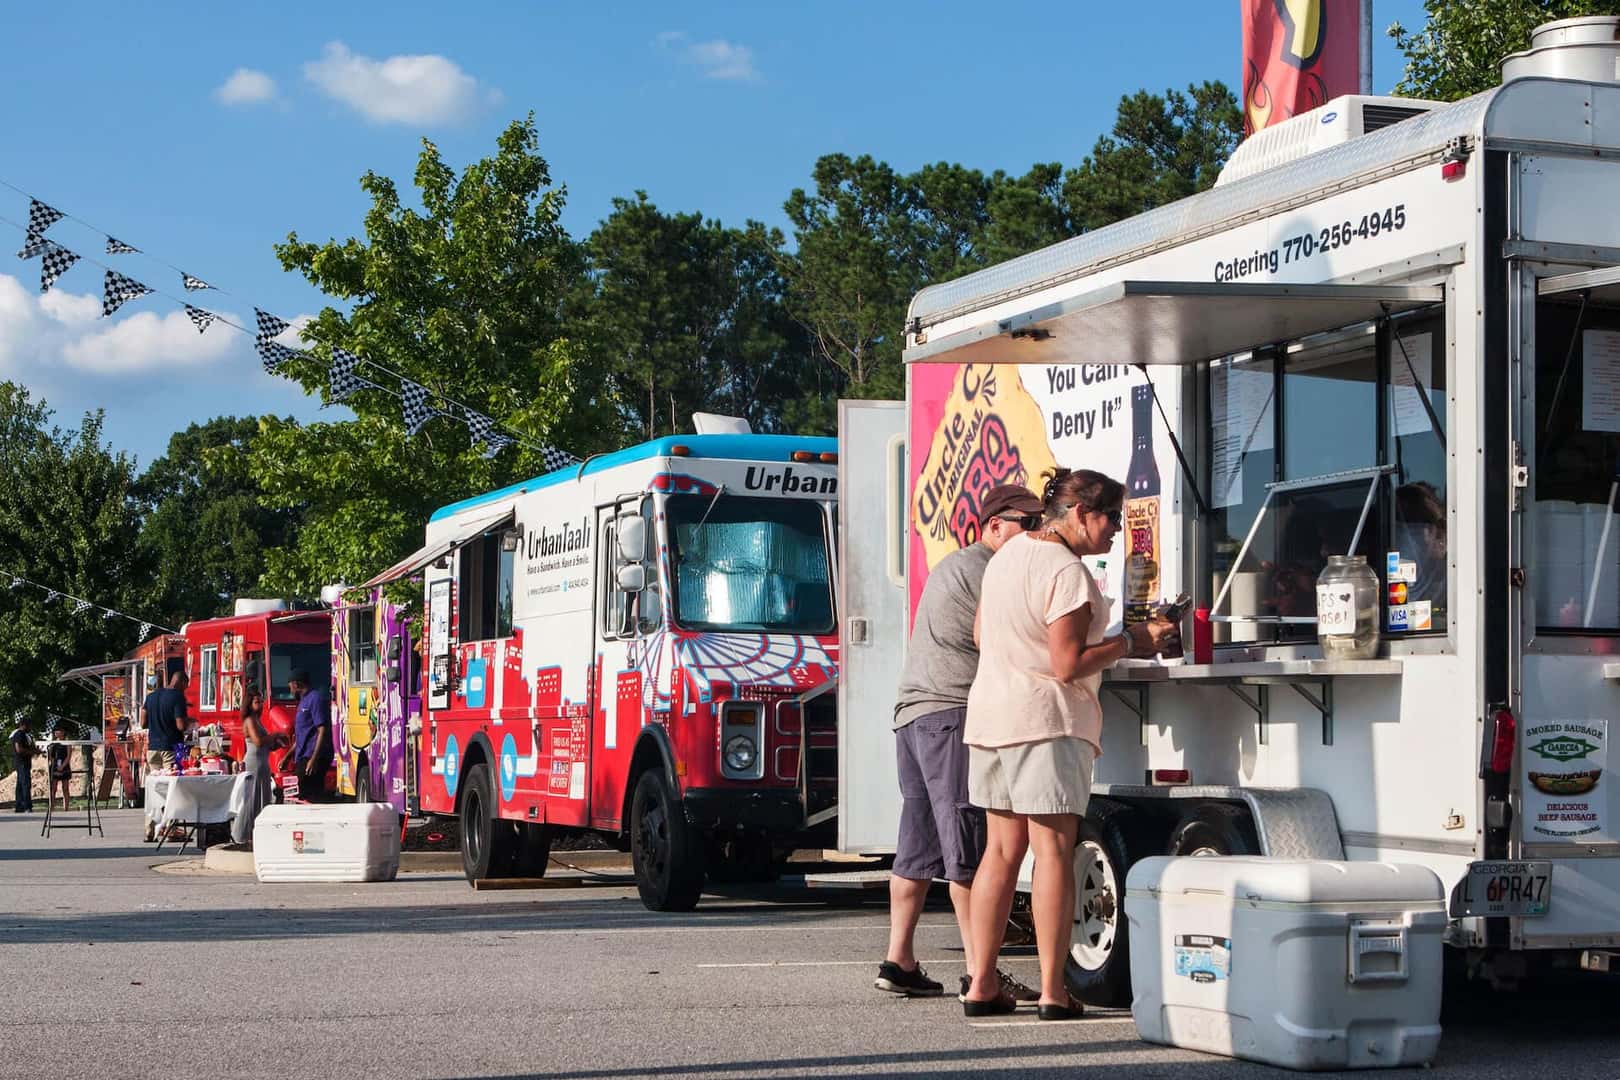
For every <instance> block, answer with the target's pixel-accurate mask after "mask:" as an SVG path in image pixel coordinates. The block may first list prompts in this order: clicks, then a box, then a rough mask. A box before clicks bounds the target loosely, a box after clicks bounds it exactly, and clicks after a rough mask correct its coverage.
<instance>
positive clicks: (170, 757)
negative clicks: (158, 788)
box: [146, 750, 174, 773]
mask: <svg viewBox="0 0 1620 1080" xmlns="http://www.w3.org/2000/svg"><path fill="white" fill-rule="evenodd" d="M172 768H174V751H173V750H148V751H147V752H146V771H147V772H149V773H156V772H162V771H163V770H164V769H172Z"/></svg>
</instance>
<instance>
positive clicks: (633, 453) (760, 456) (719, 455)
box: [428, 435, 838, 521]
mask: <svg viewBox="0 0 1620 1080" xmlns="http://www.w3.org/2000/svg"><path fill="white" fill-rule="evenodd" d="M677 446H684V447H686V448H687V450H689V451H690V453H689V454H688V455H687V456H686V459H685V460H699V459H702V458H710V459H718V460H722V461H765V462H773V461H783V462H791V461H792V460H793V452H794V451H795V450H808V451H810V452H811V453H814V454H832V453H836V452H837V450H838V440H837V439H829V438H825V437H822V436H815V435H671V436H668V437H666V438H662V439H654V440H652V441H651V442H644V443H642V444H640V445H639V446H630V447H626V448H625V449H623V450H615V451H614V452H613V453H611V454H602V455H600V456H599V457H593V458H591V459H590V460H589V461H587V462H586V463H585V467H584V471H583V472H581V471H580V466H578V465H570V466H568V468H566V469H558V470H557V471H556V472H549V473H546V474H545V475H544V476H537V477H534V478H533V479H532V480H523V481H520V482H518V483H516V484H512V485H509V486H508V487H503V488H500V489H499V490H497V491H490V492H486V493H484V494H483V495H474V496H473V497H472V498H470V499H463V500H461V501H460V502H457V503H451V504H450V505H449V506H441V507H440V508H439V509H437V510H435V511H433V516H432V517H430V518H429V519H428V520H429V521H441V520H443V519H444V518H447V517H454V516H455V515H456V514H459V513H461V512H462V511H464V510H470V509H472V508H473V507H475V506H482V505H483V504H485V503H490V502H495V501H497V500H499V499H504V498H509V497H511V496H513V495H517V494H520V493H523V492H529V491H538V490H540V489H541V488H547V487H551V486H553V485H555V484H561V483H565V482H567V481H569V480H572V479H574V478H575V477H576V476H588V475H590V474H592V473H599V472H602V471H603V470H604V469H611V468H613V467H614V466H616V465H628V464H629V463H631V462H632V461H645V460H646V459H648V458H660V457H669V456H670V450H671V449H672V448H674V447H677Z"/></svg>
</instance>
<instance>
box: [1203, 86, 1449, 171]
mask: <svg viewBox="0 0 1620 1080" xmlns="http://www.w3.org/2000/svg"><path fill="white" fill-rule="evenodd" d="M1444 104H1445V102H1443V101H1425V100H1423V99H1421V98H1403V97H1372V96H1368V95H1362V94H1346V95H1345V96H1344V97H1337V98H1334V99H1333V100H1332V101H1330V102H1328V103H1327V104H1326V105H1323V106H1320V107H1319V108H1315V109H1312V110H1311V111H1310V112H1304V113H1300V114H1299V115H1298V116H1296V117H1294V118H1293V119H1291V120H1284V121H1283V122H1282V123H1280V124H1276V125H1274V126H1272V127H1268V128H1265V129H1264V130H1261V131H1257V132H1255V133H1254V134H1253V135H1250V136H1249V137H1248V138H1247V139H1245V140H1244V141H1243V143H1242V145H1240V146H1239V147H1238V148H1237V149H1236V150H1234V151H1233V152H1232V157H1231V159H1230V160H1229V161H1227V163H1226V167H1225V168H1223V169H1222V170H1221V175H1220V177H1219V179H1217V180H1216V181H1215V184H1216V186H1217V187H1218V186H1220V185H1221V184H1230V183H1231V182H1232V181H1234V180H1241V179H1243V178H1244V177H1246V176H1253V175H1254V174H1256V173H1262V172H1265V171H1266V170H1268V169H1275V168H1276V167H1277V166H1279V165H1286V164H1287V163H1288V162H1290V161H1297V160H1299V159H1300V158H1302V157H1304V156H1305V155H1307V154H1314V153H1316V152H1317V151H1318V150H1326V149H1327V148H1328V147H1330V146H1338V145H1339V144H1340V143H1346V142H1349V141H1350V140H1351V139H1355V138H1359V137H1360V136H1362V135H1370V134H1371V133H1372V132H1374V131H1377V130H1378V129H1379V128H1386V127H1389V125H1391V124H1398V123H1400V122H1401V121H1402V120H1407V119H1410V118H1411V117H1414V116H1419V115H1421V114H1423V113H1426V112H1429V111H1430V110H1431V109H1438V108H1440V107H1441V106H1442V105H1444Z"/></svg>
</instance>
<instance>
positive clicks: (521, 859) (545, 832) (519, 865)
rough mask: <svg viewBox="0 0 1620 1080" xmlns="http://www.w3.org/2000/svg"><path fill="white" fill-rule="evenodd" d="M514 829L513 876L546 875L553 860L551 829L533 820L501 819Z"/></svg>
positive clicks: (512, 845) (512, 850)
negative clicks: (547, 868)
mask: <svg viewBox="0 0 1620 1080" xmlns="http://www.w3.org/2000/svg"><path fill="white" fill-rule="evenodd" d="M496 824H497V825H506V826H509V827H510V828H511V830H512V841H511V845H510V848H511V870H512V876H513V877H528V878H538V877H545V876H546V867H547V865H548V864H550V862H551V830H550V829H548V828H547V827H546V826H544V825H540V824H537V823H535V822H532V821H500V822H496Z"/></svg>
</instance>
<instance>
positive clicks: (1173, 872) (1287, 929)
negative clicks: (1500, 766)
mask: <svg viewBox="0 0 1620 1080" xmlns="http://www.w3.org/2000/svg"><path fill="white" fill-rule="evenodd" d="M1125 889H1126V894H1125V895H1126V902H1125V913H1126V917H1127V918H1128V919H1129V920H1130V942H1131V985H1132V987H1133V990H1134V993H1135V1001H1134V1002H1133V1003H1132V1005H1131V1016H1132V1018H1133V1019H1134V1020H1135V1021H1136V1030H1137V1032H1138V1033H1140V1034H1141V1036H1142V1038H1144V1039H1146V1040H1148V1041H1149V1042H1156V1043H1165V1044H1168V1045H1171V1046H1181V1047H1186V1048H1188V1049H1191V1050H1204V1051H1208V1052H1209V1053H1213V1054H1226V1055H1228V1056H1232V1057H1241V1058H1249V1059H1251V1060H1254V1061H1263V1062H1267V1063H1269V1064H1272V1065H1282V1066H1286V1067H1287V1068H1291V1069H1346V1068H1351V1069H1355V1068H1375V1067H1381V1066H1397V1065H1421V1064H1425V1063H1427V1062H1429V1061H1431V1060H1433V1058H1434V1055H1435V1052H1436V1050H1437V1049H1438V1048H1439V1046H1440V982H1441V978H1440V976H1441V968H1442V966H1443V961H1442V950H1443V948H1444V946H1443V944H1442V939H1443V936H1444V934H1445V929H1446V905H1445V894H1444V892H1443V890H1442V889H1441V885H1440V879H1439V878H1437V877H1436V876H1435V875H1434V873H1433V872H1432V871H1430V870H1429V869H1427V868H1426V867H1421V866H1407V865H1399V864H1393V863H1375V862H1327V861H1315V860H1305V859H1264V858H1248V857H1235V858H1169V857H1164V856H1160V857H1156V858H1151V859H1143V860H1142V861H1141V862H1139V863H1137V864H1136V865H1135V866H1133V867H1132V868H1131V871H1130V874H1129V875H1128V877H1127V878H1126V884H1125Z"/></svg>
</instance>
